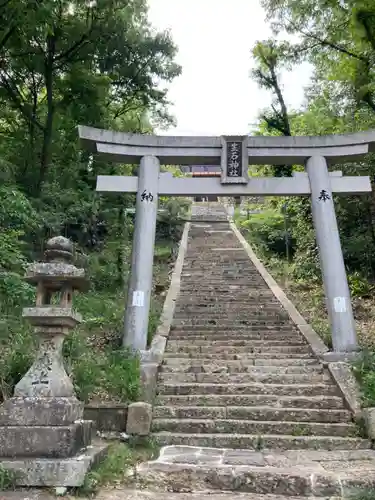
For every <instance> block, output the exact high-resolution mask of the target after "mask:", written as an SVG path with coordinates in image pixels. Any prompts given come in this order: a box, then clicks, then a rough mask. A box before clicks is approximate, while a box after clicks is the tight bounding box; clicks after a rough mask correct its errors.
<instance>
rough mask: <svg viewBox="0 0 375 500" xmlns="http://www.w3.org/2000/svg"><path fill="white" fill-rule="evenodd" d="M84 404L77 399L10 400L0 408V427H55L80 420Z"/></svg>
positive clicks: (30, 398) (31, 398)
mask: <svg viewBox="0 0 375 500" xmlns="http://www.w3.org/2000/svg"><path fill="white" fill-rule="evenodd" d="M83 409H84V404H83V403H81V402H80V401H78V399H77V398H75V397H71V398H35V397H25V398H11V399H7V400H6V401H5V402H4V403H3V404H2V405H1V406H0V426H7V425H12V426H15V425H21V426H45V425H51V426H57V425H70V424H72V423H73V422H76V421H77V420H82V417H83Z"/></svg>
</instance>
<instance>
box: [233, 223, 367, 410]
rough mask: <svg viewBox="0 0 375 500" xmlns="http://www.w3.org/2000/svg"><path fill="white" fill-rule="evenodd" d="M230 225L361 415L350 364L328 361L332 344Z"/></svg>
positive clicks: (349, 404)
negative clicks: (306, 317)
mask: <svg viewBox="0 0 375 500" xmlns="http://www.w3.org/2000/svg"><path fill="white" fill-rule="evenodd" d="M229 225H230V227H231V229H232V231H233V232H234V234H235V235H236V236H237V238H238V239H239V241H240V242H241V244H242V246H243V247H244V249H245V251H246V253H247V255H248V256H249V258H250V260H251V261H252V262H253V264H254V266H255V267H256V269H257V271H258V272H259V273H260V275H261V276H262V278H263V279H264V281H265V282H266V283H267V285H268V286H269V288H270V289H271V291H272V293H273V294H274V296H275V297H276V298H277V300H278V301H279V302H280V303H281V305H282V306H283V307H284V309H285V310H286V311H287V313H288V314H289V316H290V319H291V320H292V321H293V322H294V323H295V325H296V327H297V328H298V330H299V331H300V332H301V334H302V336H303V337H304V338H305V339H306V341H307V343H308V344H309V345H310V348H311V350H312V352H313V354H314V355H315V356H316V357H317V358H318V359H319V360H320V361H321V362H322V363H323V364H324V365H325V366H327V367H328V370H329V372H330V374H331V376H332V378H333V380H334V381H335V383H336V385H337V386H338V388H339V389H340V392H341V394H342V396H343V398H344V400H345V402H346V405H347V407H348V408H349V410H350V411H351V412H352V414H353V416H354V417H355V418H359V417H360V416H361V403H360V391H359V387H358V384H357V381H356V379H355V377H354V375H353V373H352V371H351V368H350V366H349V365H348V364H347V363H345V362H340V361H336V360H335V361H334V362H328V359H326V360H325V356H327V358H329V354H331V353H330V351H329V349H328V347H327V346H326V345H325V343H324V342H323V340H322V339H321V338H320V337H319V335H318V334H317V333H316V331H315V330H314V329H313V328H312V326H311V325H309V323H307V321H306V320H305V318H304V317H303V316H302V315H301V314H300V313H299V312H298V311H297V309H296V307H295V306H294V304H293V303H292V302H291V301H290V300H289V299H288V297H287V296H286V294H285V292H284V291H283V290H282V289H281V288H280V286H279V285H278V284H277V282H276V281H275V280H274V278H273V277H272V276H271V274H270V273H269V272H268V271H267V269H266V268H265V266H264V265H263V264H262V262H261V261H260V260H259V259H258V257H257V256H256V255H255V253H254V251H253V249H252V248H251V246H250V244H249V243H248V242H247V241H246V239H245V238H244V236H243V235H242V234H241V232H240V231H239V229H238V228H237V226H236V225H235V223H234V222H233V221H229Z"/></svg>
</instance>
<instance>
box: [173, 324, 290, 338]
mask: <svg viewBox="0 0 375 500" xmlns="http://www.w3.org/2000/svg"><path fill="white" fill-rule="evenodd" d="M171 331H173V332H176V331H181V332H182V331H185V332H186V331H191V332H193V331H194V332H197V331H199V332H205V335H208V334H209V333H212V334H215V333H216V332H228V333H229V332H236V333H237V334H238V335H242V333H244V334H245V333H246V332H257V333H260V334H262V333H267V332H270V333H273V334H274V335H275V334H277V333H278V332H280V333H281V332H296V331H297V330H296V329H295V327H294V323H290V324H289V325H287V324H284V325H278V326H273V325H255V324H253V325H251V324H250V325H242V324H241V325H236V326H233V323H232V322H230V324H229V325H186V324H184V325H174V324H172V326H171Z"/></svg>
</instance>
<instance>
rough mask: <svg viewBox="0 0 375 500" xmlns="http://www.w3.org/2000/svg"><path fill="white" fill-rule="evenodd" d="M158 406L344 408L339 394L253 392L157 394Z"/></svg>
mask: <svg viewBox="0 0 375 500" xmlns="http://www.w3.org/2000/svg"><path fill="white" fill-rule="evenodd" d="M156 405H159V406H167V405H172V406H207V407H209V406H246V407H252V406H272V408H273V409H275V410H277V409H279V408H309V409H339V410H342V409H344V403H343V400H342V398H341V397H339V396H310V397H309V396H295V397H292V396H278V395H253V394H229V395H228V394H210V395H199V394H198V395H188V396H171V395H169V396H158V398H157V401H156Z"/></svg>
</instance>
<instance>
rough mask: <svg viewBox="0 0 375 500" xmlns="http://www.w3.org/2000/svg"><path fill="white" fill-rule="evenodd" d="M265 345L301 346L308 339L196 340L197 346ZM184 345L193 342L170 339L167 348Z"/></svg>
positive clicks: (188, 345)
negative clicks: (290, 340) (289, 340)
mask: <svg viewBox="0 0 375 500" xmlns="http://www.w3.org/2000/svg"><path fill="white" fill-rule="evenodd" d="M249 345H250V346H251V347H255V348H256V347H264V348H265V349H268V348H275V347H278V346H281V347H283V346H290V347H299V346H301V345H307V343H306V341H305V340H304V339H303V338H302V337H300V338H297V339H293V341H292V342H288V341H285V340H279V339H276V338H275V340H252V341H251V344H249V342H248V341H246V340H241V339H235V340H230V339H224V340H205V339H196V340H194V346H196V347H199V346H201V347H213V348H215V347H246V348H247V347H248V346H249ZM184 347H191V342H188V341H185V340H174V339H170V340H168V344H167V348H168V350H170V351H171V352H173V351H174V350H175V348H184Z"/></svg>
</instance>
